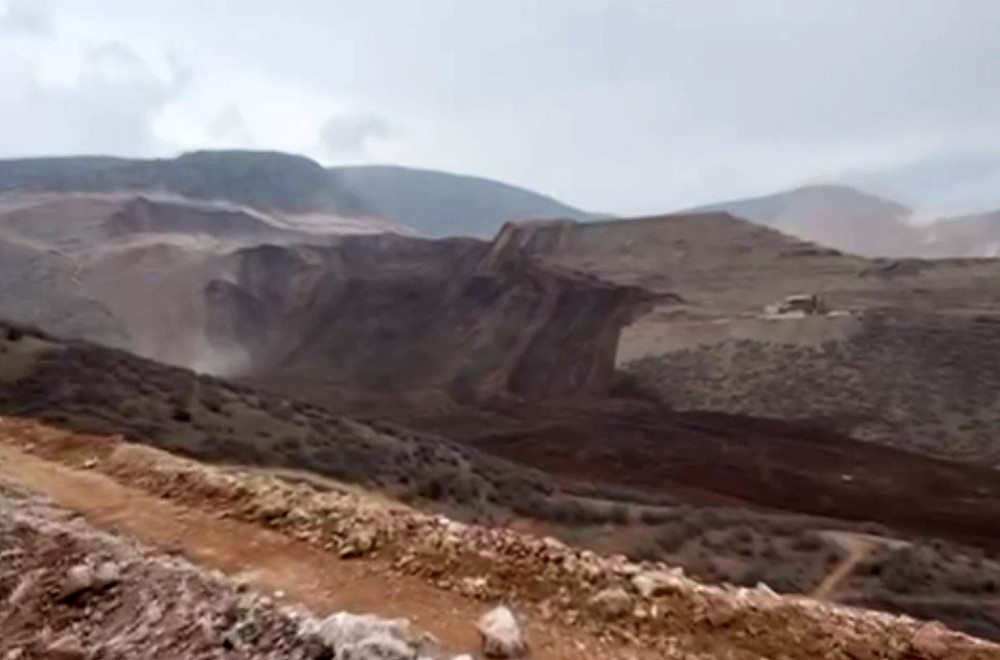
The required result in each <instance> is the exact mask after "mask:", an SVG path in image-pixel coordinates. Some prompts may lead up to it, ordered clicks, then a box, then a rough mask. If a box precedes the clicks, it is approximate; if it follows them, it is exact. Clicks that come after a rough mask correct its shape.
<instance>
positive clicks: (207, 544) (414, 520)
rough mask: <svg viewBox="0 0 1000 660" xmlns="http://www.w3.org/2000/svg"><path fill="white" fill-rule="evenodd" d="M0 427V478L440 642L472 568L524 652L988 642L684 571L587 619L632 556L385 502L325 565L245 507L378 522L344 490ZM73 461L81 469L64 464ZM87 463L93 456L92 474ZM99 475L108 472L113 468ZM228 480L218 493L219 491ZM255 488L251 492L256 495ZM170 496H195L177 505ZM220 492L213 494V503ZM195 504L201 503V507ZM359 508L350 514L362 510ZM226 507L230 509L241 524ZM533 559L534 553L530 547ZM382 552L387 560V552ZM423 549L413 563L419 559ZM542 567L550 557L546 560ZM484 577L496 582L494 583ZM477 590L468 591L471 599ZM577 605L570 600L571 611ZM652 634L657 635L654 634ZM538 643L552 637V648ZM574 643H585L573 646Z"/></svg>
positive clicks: (879, 651) (808, 651)
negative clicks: (585, 549) (593, 601)
mask: <svg viewBox="0 0 1000 660" xmlns="http://www.w3.org/2000/svg"><path fill="white" fill-rule="evenodd" d="M0 439H2V440H4V442H5V444H4V445H3V447H2V454H0V456H2V458H3V461H2V462H0V475H2V480H3V481H4V482H7V483H13V484H15V485H19V486H20V487H22V488H28V489H32V490H37V491H38V492H42V493H46V494H49V495H50V496H52V497H54V498H55V499H56V500H57V501H58V502H60V503H62V504H63V505H65V506H69V507H70V508H74V509H76V510H79V511H81V512H83V513H84V514H85V515H86V516H87V517H88V518H90V519H91V520H93V521H94V522H96V523H97V524H99V525H109V526H114V527H116V528H118V529H120V530H123V531H125V532H127V533H129V534H133V535H135V536H137V537H139V538H140V539H141V540H145V541H146V542H148V543H151V544H153V545H157V546H159V547H161V548H164V549H173V550H175V551H181V552H183V553H185V554H186V555H188V556H190V557H192V558H193V559H195V560H197V561H200V562H203V563H205V564H208V565H213V566H219V567H221V568H223V569H225V570H228V571H237V572H239V574H240V575H243V576H244V577H245V578H247V579H249V580H250V581H253V582H257V583H258V584H260V585H262V586H264V587H266V588H267V589H274V588H282V589H283V590H286V591H287V592H288V594H289V597H290V598H292V597H301V598H302V599H304V600H306V601H307V602H309V603H310V604H313V605H314V606H315V607H317V608H319V609H322V608H324V607H327V606H330V605H334V606H342V605H345V604H359V605H361V606H363V607H368V608H370V609H374V610H375V611H376V612H385V613H390V614H395V613H398V612H400V611H401V610H406V612H405V613H406V614H408V615H410V616H414V615H415V614H416V615H417V617H418V621H420V622H421V623H423V624H425V625H426V626H427V627H428V628H429V629H431V631H432V632H436V633H439V634H440V636H441V637H442V639H443V640H445V641H446V642H448V643H453V644H456V645H460V644H464V643H466V642H467V640H468V637H467V635H468V633H467V629H465V628H461V625H462V622H466V623H467V622H468V621H469V620H470V617H472V616H474V614H475V613H476V612H478V611H479V610H480V608H479V607H477V606H476V605H475V603H474V601H472V600H467V599H464V598H463V599H456V598H455V596H454V591H455V590H456V589H458V590H461V589H465V588H467V585H468V580H467V579H466V578H464V577H463V576H470V577H471V576H479V577H480V578H483V577H485V578H486V582H487V583H491V584H493V585H494V586H493V587H491V588H488V589H487V590H486V593H489V594H492V595H491V596H489V598H494V597H497V596H498V595H500V594H505V596H503V597H502V598H503V599H504V600H507V601H508V602H516V603H517V604H518V605H517V607H518V608H519V609H520V610H521V611H522V612H523V613H524V614H525V616H526V618H527V623H528V629H529V631H530V632H529V634H530V635H532V639H534V640H535V644H536V646H535V648H536V654H537V657H556V658H559V657H566V658H570V657H573V658H577V657H580V655H581V654H583V655H584V656H585V657H623V656H624V657H651V658H652V657H663V658H667V657H677V658H693V657H695V656H692V655H690V654H689V652H688V651H687V650H686V649H691V650H699V651H700V652H702V653H706V654H707V656H708V657H727V658H734V659H742V658H747V659H748V660H749V658H757V657H773V656H774V654H776V653H778V654H780V655H781V656H782V657H787V658H793V659H797V658H815V657H826V658H843V659H845V660H846V659H847V658H856V657H859V656H857V653H858V652H861V651H862V650H863V649H868V651H867V652H868V653H874V655H869V656H866V657H873V658H876V657H877V658H900V659H901V658H903V657H906V658H914V659H919V658H927V659H931V658H934V659H935V660H937V659H939V658H941V659H943V658H944V657H948V658H970V659H972V658H975V659H976V660H979V659H980V658H982V659H984V660H985V659H986V658H992V657H995V656H996V649H995V648H994V647H990V646H988V645H983V644H979V643H976V642H973V641H972V640H969V639H967V638H964V637H962V636H957V635H954V634H952V633H948V632H947V631H944V630H943V629H941V628H939V627H928V626H919V625H916V624H914V623H912V622H909V621H907V620H902V619H893V618H892V617H888V616H886V615H880V614H876V613H865V614H862V613H859V612H853V611H850V610H840V609H836V608H830V607H825V606H821V605H820V604H818V603H815V602H812V601H804V600H794V599H793V600H787V601H786V600H783V599H781V598H778V597H776V596H774V595H773V594H772V593H770V592H768V591H767V590H766V589H764V590H756V591H755V590H735V591H734V590H718V589H707V588H704V587H700V586H698V585H696V584H694V583H690V582H689V581H686V580H684V579H683V578H675V580H678V579H679V582H675V586H674V587H672V589H673V590H675V591H672V593H671V594H670V595H668V596H664V597H660V598H656V599H654V600H653V601H652V602H651V603H650V604H648V605H639V606H638V607H637V609H636V611H635V613H634V614H633V615H630V616H629V617H626V618H625V619H623V620H615V621H609V620H601V619H597V618H594V616H595V614H594V613H592V612H589V611H588V610H587V608H586V607H585V603H586V602H587V598H588V596H587V594H588V593H589V594H593V593H595V590H596V589H600V588H601V587H602V586H604V585H609V586H610V585H614V584H616V583H617V584H622V583H623V580H624V583H625V584H627V583H628V579H627V576H628V575H630V574H631V573H632V572H633V571H634V570H638V571H640V572H641V571H642V570H644V569H643V567H642V566H638V565H631V564H627V563H626V564H623V563H621V562H620V561H619V560H599V559H596V558H593V557H592V556H588V555H587V554H586V553H580V552H575V551H570V550H568V549H564V548H561V547H560V546H553V545H551V544H549V543H548V542H542V541H539V540H537V539H536V540H532V539H529V538H525V537H521V536H519V535H517V534H514V533H511V532H506V531H503V530H485V529H478V528H472V527H469V528H465V527H461V526H460V528H454V529H453V530H452V531H446V530H449V529H452V527H453V525H452V524H450V523H438V522H434V519H430V518H427V517H421V516H419V515H418V514H408V513H405V512H403V511H396V512H390V511H384V512H383V513H381V514H379V515H381V516H388V518H385V521H387V522H388V521H390V520H392V521H395V522H393V523H392V524H393V525H395V526H396V528H397V529H398V531H399V532H403V530H405V529H412V530H413V531H412V534H413V535H415V536H412V537H407V536H406V534H405V533H404V534H403V536H397V537H391V536H390V537H388V540H387V541H386V543H388V544H387V545H384V546H381V548H380V549H378V550H377V551H375V552H374V554H369V555H368V556H365V557H364V558H362V559H357V560H353V561H351V562H346V561H337V560H334V559H333V558H332V557H331V555H330V554H329V553H324V552H319V551H318V550H317V549H316V543H320V544H321V543H322V537H317V536H314V535H312V534H311V533H305V534H304V535H303V533H304V532H305V531H306V529H305V528H302V527H300V525H302V524H306V525H309V524H314V523H319V522H321V521H320V520H319V519H318V518H312V517H311V516H310V515H308V514H307V515H306V516H305V517H303V516H298V515H296V516H292V514H291V513H290V512H291V511H292V509H289V508H287V507H294V506H296V505H293V504H286V505H283V506H284V507H286V508H283V509H282V511H284V512H286V513H280V514H278V515H279V516H281V517H280V518H278V517H274V516H275V514H274V513H269V514H268V517H266V518H260V517H259V514H258V513H256V512H255V511H256V510H257V509H256V507H260V506H267V507H269V508H268V510H269V511H270V510H271V509H272V508H273V506H274V503H277V502H281V501H286V500H287V501H289V502H291V501H292V500H293V499H298V501H299V502H300V503H299V504H298V505H297V506H312V505H310V504H308V501H307V500H308V499H309V498H313V499H315V500H316V504H317V505H318V506H320V507H323V508H324V509H325V510H327V511H329V512H333V515H335V516H344V517H342V518H339V520H340V523H342V526H341V528H340V529H341V531H342V533H346V534H348V535H350V534H354V533H356V532H357V531H358V530H359V529H366V528H367V529H376V530H377V529H380V528H377V527H375V528H372V527H367V525H369V524H374V519H373V520H372V522H370V523H363V522H362V521H361V520H362V519H361V518H358V517H357V516H358V515H360V514H362V509H354V507H357V506H359V504H360V502H355V503H354V504H349V506H350V507H351V509H342V508H338V507H342V506H343V504H336V502H343V503H345V504H346V503H348V502H349V501H354V499H355V498H354V497H353V496H340V495H335V494H332V493H331V494H329V495H324V494H323V493H315V492H314V491H311V489H309V488H307V487H303V486H297V487H292V486H288V485H282V484H281V483H280V482H279V481H267V480H263V481H262V480H261V479H260V478H257V477H249V476H240V475H239V474H238V473H229V474H220V473H217V472H215V471H213V470H211V469H209V468H205V467H201V466H197V465H195V464H191V463H189V462H185V461H179V460H178V459H174V458H169V457H167V456H162V457H157V456H158V454H157V453H156V452H153V453H152V454H150V452H149V450H143V451H142V452H139V453H138V454H136V453H134V452H128V451H124V449H125V448H124V447H121V446H120V445H119V443H118V441H115V440H114V439H105V440H103V441H97V442H93V441H92V440H90V439H87V438H84V437H79V436H70V435H67V434H65V433H61V432H58V431H55V430H53V429H46V427H42V426H38V425H33V424H24V423H20V422H17V421H12V420H5V421H4V433H3V434H2V437H0ZM24 444H27V445H28V446H30V447H32V448H33V451H35V452H36V453H40V454H42V455H43V456H45V455H47V456H51V457H52V458H55V457H59V458H60V460H61V461H63V462H64V463H62V464H55V463H53V462H52V461H49V460H45V459H44V458H40V457H37V456H29V455H26V454H24V453H23V452H21V451H19V450H17V449H15V447H16V446H20V445H24ZM81 461H82V462H83V467H82V468H81V467H69V464H78V465H79V464H80V462H81ZM86 466H92V468H91V471H88V469H87V467H86ZM93 470H96V471H97V472H95V471H93ZM111 475H115V476H114V478H112V476H111ZM182 477H183V478H182ZM130 483H135V484H146V486H145V487H143V488H142V489H137V488H136V487H135V486H132V485H126V484H130ZM147 488H149V489H152V491H150V490H147ZM227 491H231V493H230V494H229V495H226V492H227ZM152 492H162V493H164V494H169V495H170V499H174V500H175V502H174V503H171V502H167V501H164V500H163V499H161V498H160V497H158V496H156V495H152ZM213 493H214V495H213ZM236 493H242V495H240V497H241V498H243V500H244V501H243V503H242V504H240V503H239V500H235V499H230V498H232V497H235V495H236ZM282 493H284V494H282ZM294 493H298V494H297V495H294ZM248 497H249V498H250V499H249V500H247V498H248ZM260 497H263V498H265V499H264V500H260V501H259V502H257V503H256V504H255V503H254V502H255V501H256V498H260ZM219 498H222V499H219ZM276 498H277V499H276ZM302 498H306V499H302ZM338 498H339V499H338ZM182 501H187V502H191V503H196V502H197V503H199V504H198V505H196V506H190V505H181V504H179V502H182ZM226 502H228V503H229V504H228V505H227V506H220V505H222V504H223V503H226ZM267 502H271V504H267ZM362 506H367V505H362ZM248 507H250V508H248ZM331 507H332V508H331ZM205 509H211V510H212V511H213V513H211V514H206V513H204V511H205ZM319 510H320V509H316V511H319ZM374 511H375V510H374V509H373V510H369V512H368V513H366V514H363V515H371V514H372V513H373V512H374ZM219 513H225V514H226V518H224V519H220V517H219V515H218V514H219ZM328 515H329V514H328ZM230 516H232V517H235V518H241V519H242V522H237V521H235V520H233V519H231V518H230ZM286 516H287V517H286ZM251 520H258V521H266V525H267V526H270V527H272V528H275V529H278V530H283V533H278V532H274V531H267V530H264V529H262V528H261V526H260V525H261V524H262V522H258V523H256V524H253V523H251V522H250V521H251ZM295 521H297V522H295ZM428 524H432V525H441V524H443V525H444V526H443V527H440V528H439V531H434V532H432V531H431V529H432V528H428V529H427V530H424V529H422V528H421V526H422V525H428ZM345 525H346V526H345ZM359 525H362V527H358V526H359ZM400 525H401V527H400ZM440 531H445V536H446V537H447V536H448V535H450V534H456V533H457V534H459V535H460V540H456V541H454V542H453V543H455V544H456V545H454V546H452V547H453V548H454V550H453V551H452V552H454V551H458V552H459V554H458V555H454V556H453V559H446V558H445V557H447V556H449V555H448V554H447V553H446V554H445V555H430V556H426V557H424V558H422V557H423V555H421V551H420V550H419V549H418V548H417V547H416V546H415V545H414V544H417V543H418V541H417V539H424V540H429V538H431V537H434V536H436V535H438V534H440ZM380 533H383V532H380ZM286 534H291V535H296V536H302V538H303V539H304V541H293V540H291V539H290V538H289V537H288V536H286ZM393 539H394V540H393ZM449 543H452V542H449ZM484 544H485V545H484ZM487 549H488V552H487ZM400 552H402V553H403V554H399V553H400ZM484 552H486V553H487V554H481V555H478V556H480V557H481V559H479V560H475V559H474V557H476V556H477V553H484ZM413 553H415V554H413ZM539 553H541V554H539ZM546 555H548V556H547V558H543V557H546ZM487 556H489V557H490V558H491V559H490V560H489V561H488V562H486V563H484V562H483V559H482V558H485V557H487ZM393 557H395V559H396V561H395V562H392V561H390V559H391V558H393ZM404 559H405V562H404V561H403V560H404ZM424 561H426V562H428V563H427V564H422V562H424ZM414 562H415V563H414ZM540 562H541V563H540ZM594 562H596V563H594ZM421 566H422V567H421ZM557 566H561V567H562V568H561V569H557V570H554V569H555V567H557ZM573 566H576V568H573ZM401 567H405V570H406V571H407V572H410V573H413V574H416V575H420V576H421V578H419V579H418V578H406V577H404V576H402V575H401V574H400V573H399V571H398V569H399V568H401ZM442 568H444V569H445V572H444V575H446V576H447V577H448V578H449V579H448V581H447V585H448V586H445V587H444V588H445V589H446V590H447V591H448V593H439V592H438V591H437V590H435V589H433V588H430V587H428V584H427V582H426V580H428V579H430V580H433V581H434V582H435V584H437V585H438V586H443V585H445V584H446V583H445V582H441V578H442V570H441V569H442ZM593 570H596V571H597V573H596V574H595V575H598V576H602V577H598V578H597V580H596V582H592V581H591V579H587V578H584V577H583V575H585V574H590V572H591V571H593ZM661 570H662V569H661ZM470 571H471V573H470ZM577 571H580V572H579V573H578V572H577ZM496 578H501V581H499V582H495V581H494V580H495V579H496ZM567 578H569V581H567ZM345 580H352V581H353V582H354V584H352V585H351V586H349V587H346V588H345V586H344V582H345ZM477 583H478V582H477ZM531 585H539V586H540V587H544V588H543V589H542V590H541V591H535V589H536V587H532V586H531ZM477 588H478V587H477ZM386 593H392V594H393V598H392V599H391V601H389V600H387V599H386V598H385V595H386ZM563 593H570V594H573V596H572V599H571V600H567V601H566V603H567V606H564V607H563V608H562V611H561V612H560V613H559V614H557V615H556V616H557V619H558V617H560V616H562V615H572V616H569V617H568V618H569V619H570V620H571V621H575V622H576V625H572V626H570V627H568V628H567V627H564V626H563V625H561V624H559V623H558V621H557V620H553V618H552V612H551V609H549V610H548V611H549V614H548V615H547V616H545V615H543V614H542V612H543V611H545V609H546V608H551V607H552V604H549V605H545V603H544V602H542V601H539V600H538V599H540V598H548V597H555V596H556V594H563ZM546 594H549V595H548V596H546ZM476 597H477V598H482V595H481V594H480V595H477V596H476ZM296 599H297V598H296ZM581 607H582V608H583V609H577V608H581ZM658 608H665V610H660V611H662V612H664V613H663V614H662V615H660V616H658V615H657V614H656V612H657V610H658ZM425 613H426V615H425ZM453 626H454V627H453ZM587 630H593V631H594V632H595V633H597V634H599V635H600V637H601V640H598V639H597V638H595V637H591V636H590V635H588V633H586V631H587ZM664 633H667V635H668V636H667V637H663V634H664ZM535 636H537V637H535ZM549 640H553V641H551V645H550V641H549ZM604 640H606V641H604ZM622 640H641V641H642V643H643V644H644V645H645V644H655V645H656V648H657V651H656V652H655V653H651V654H649V655H648V656H644V655H643V652H642V651H641V649H638V648H637V649H631V650H629V649H626V648H625V647H623V646H622V644H623V641H622ZM580 644H583V646H584V648H580V646H579V645H580ZM630 654H631V655H630ZM942 654H944V655H942ZM698 657H702V656H698Z"/></svg>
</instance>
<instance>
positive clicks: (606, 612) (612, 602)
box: [588, 587, 632, 619]
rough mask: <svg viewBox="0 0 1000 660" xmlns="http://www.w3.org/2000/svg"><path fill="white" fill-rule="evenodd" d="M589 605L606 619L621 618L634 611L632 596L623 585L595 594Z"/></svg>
mask: <svg viewBox="0 0 1000 660" xmlns="http://www.w3.org/2000/svg"><path fill="white" fill-rule="evenodd" d="M588 605H589V606H590V609H591V610H592V611H593V612H594V613H596V614H598V615H599V616H601V617H602V618H604V619H619V618H621V617H623V616H625V615H626V614H628V613H629V612H631V611H632V596H630V595H629V594H628V592H627V591H625V590H624V589H622V588H621V587H612V588H610V589H604V590H603V591H599V592H598V593H596V594H594V596H593V597H592V598H591V599H590V602H589V603H588Z"/></svg>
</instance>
